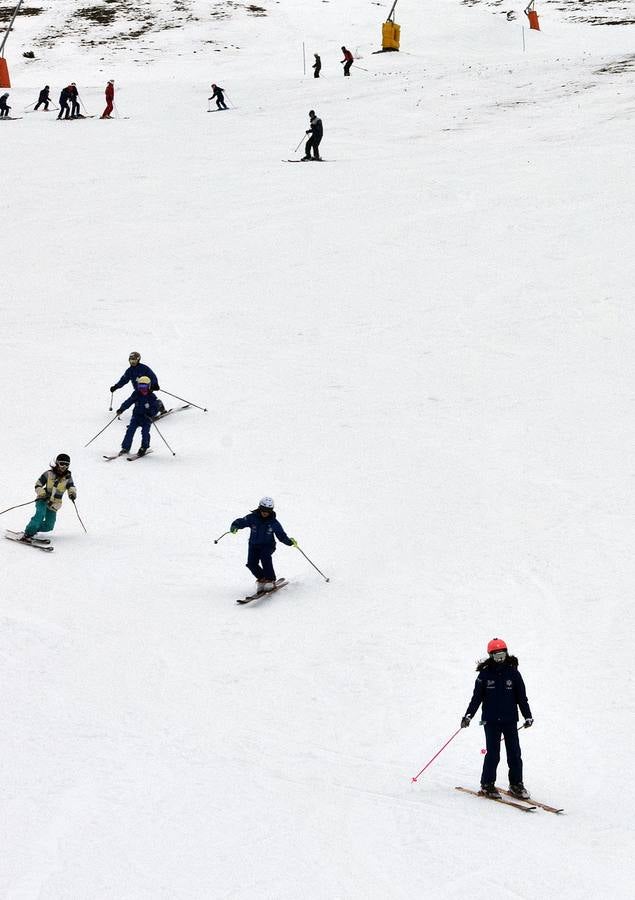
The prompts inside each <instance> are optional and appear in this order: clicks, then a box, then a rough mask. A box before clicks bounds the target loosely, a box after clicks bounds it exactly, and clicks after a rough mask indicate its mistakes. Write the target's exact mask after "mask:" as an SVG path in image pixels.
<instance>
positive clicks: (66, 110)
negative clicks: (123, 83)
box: [0, 78, 115, 120]
mask: <svg viewBox="0 0 635 900" xmlns="http://www.w3.org/2000/svg"><path fill="white" fill-rule="evenodd" d="M104 94H105V97H106V107H105V109H104V111H103V113H102V114H101V116H100V117H99V118H100V119H112V118H113V115H112V113H113V110H114V103H115V81H114V79H113V78H111V79H110V80H109V81H108V84H107V85H106V89H105V91H104ZM8 101H9V93H8V92H6V93H4V94H2V95H1V96H0V118H9V113H10V111H11V107H10V106H9V102H8ZM51 103H52V100H51V88H50V85H48V84H46V85H44V87H43V88H42V90H41V91H40V93H39V95H38V98H37V101H36V102H35V103H33V104H31V105H32V106H33V111H34V112H38V111H39V110H40V108H42V109H43V110H44V112H48V110H49V107H50V105H51ZM53 109H54V110H57V111H58V113H59V114H58V116H57V118H58V119H64V120H67V119H85V118H86V115H85V114H82V111H81V100H80V97H79V90H78V88H77V85H76V84H75V82H74V81H72V82H71V83H70V84H68V85H66V87H64V88H62V90H61V92H60V97H59V106H53Z"/></svg>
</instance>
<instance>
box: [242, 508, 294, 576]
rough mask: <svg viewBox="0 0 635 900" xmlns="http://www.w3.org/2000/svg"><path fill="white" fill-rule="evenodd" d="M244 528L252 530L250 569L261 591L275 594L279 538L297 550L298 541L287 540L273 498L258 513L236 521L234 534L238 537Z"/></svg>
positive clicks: (248, 557) (250, 535) (248, 560)
mask: <svg viewBox="0 0 635 900" xmlns="http://www.w3.org/2000/svg"><path fill="white" fill-rule="evenodd" d="M241 528H249V531H250V533H249V549H248V552H247V563H246V565H247V568H248V569H249V571H250V572H251V574H252V575H253V576H254V578H255V579H256V590H257V591H263V590H264V591H271V590H273V588H274V585H275V583H276V573H275V570H274V568H273V561H272V559H271V557H272V556H273V554H274V553H275V552H276V538H278V540H279V541H282V543H283V544H286V545H287V546H288V547H295V546H297V541H296V540H295V539H294V538H290V537H287V535H286V534H285V531H284V528H283V527H282V525H281V524H280V522H279V521H278V519H277V517H276V514H275V512H274V510H273V500H272V499H271V497H263V498H262V500H261V501H260V503H259V504H258V508H257V509H252V511H251V512H250V513H248V514H247V515H246V516H243V517H242V518H240V519H234V521H233V522H232V523H231V526H230V531H231V533H232V534H236V532H238V531H239V530H240V529H241Z"/></svg>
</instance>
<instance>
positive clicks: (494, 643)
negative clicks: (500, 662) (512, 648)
mask: <svg viewBox="0 0 635 900" xmlns="http://www.w3.org/2000/svg"><path fill="white" fill-rule="evenodd" d="M499 650H507V644H506V643H505V641H504V640H502V639H501V638H492V640H491V641H490V642H489V644H488V645H487V652H488V653H497V652H498V651H499Z"/></svg>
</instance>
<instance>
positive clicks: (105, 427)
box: [84, 416, 119, 447]
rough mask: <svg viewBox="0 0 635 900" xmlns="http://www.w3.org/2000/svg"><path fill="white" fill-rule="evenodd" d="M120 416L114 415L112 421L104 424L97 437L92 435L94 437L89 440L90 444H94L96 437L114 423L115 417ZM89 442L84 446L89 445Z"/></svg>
mask: <svg viewBox="0 0 635 900" xmlns="http://www.w3.org/2000/svg"><path fill="white" fill-rule="evenodd" d="M118 418H119V416H113V417H112V419H111V420H110V422H109V423H108V425H104V427H103V428H102V429H101V431H98V432H97V434H96V435H95V437H92V438H91V439H90V440H89V442H88V444H92V442H93V441H94V440H95V438H98V437H99V435H100V434H103V433H104V431H105V430H106V429H107V428H108V427H109V426H110V425H112V423H113V422H114V421H115V419H118ZM88 444H84V447H88Z"/></svg>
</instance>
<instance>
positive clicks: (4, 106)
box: [0, 94, 11, 119]
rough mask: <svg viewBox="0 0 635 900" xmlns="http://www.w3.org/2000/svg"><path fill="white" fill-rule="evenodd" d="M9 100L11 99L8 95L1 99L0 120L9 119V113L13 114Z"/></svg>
mask: <svg viewBox="0 0 635 900" xmlns="http://www.w3.org/2000/svg"><path fill="white" fill-rule="evenodd" d="M8 99H9V95H8V94H3V95H2V96H1V97H0V119H8V118H9V113H10V112H11V107H10V106H9V104H8V103H7V100H8Z"/></svg>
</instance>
